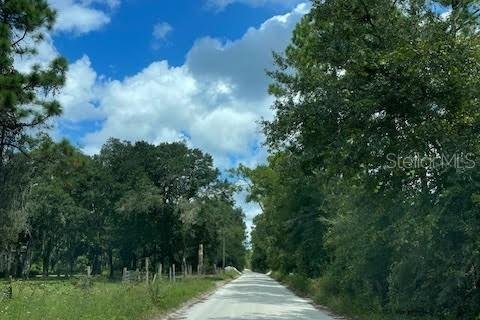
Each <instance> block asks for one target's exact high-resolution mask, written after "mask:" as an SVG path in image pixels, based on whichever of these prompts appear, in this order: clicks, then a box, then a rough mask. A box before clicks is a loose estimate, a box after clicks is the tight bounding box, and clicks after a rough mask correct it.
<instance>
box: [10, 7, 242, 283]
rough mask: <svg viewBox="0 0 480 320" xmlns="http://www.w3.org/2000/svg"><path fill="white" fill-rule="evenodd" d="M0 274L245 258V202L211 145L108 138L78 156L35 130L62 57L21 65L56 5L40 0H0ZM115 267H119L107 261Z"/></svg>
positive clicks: (60, 77) (50, 108)
mask: <svg viewBox="0 0 480 320" xmlns="http://www.w3.org/2000/svg"><path fill="white" fill-rule="evenodd" d="M0 16H1V17H2V19H1V21H0V47H1V50H0V275H4V276H9V275H10V276H17V277H28V276H29V275H33V274H43V275H45V276H47V275H48V274H50V273H52V272H54V273H58V274H62V275H73V274H75V273H78V272H82V273H83V272H84V271H85V268H86V266H91V268H92V270H93V273H95V274H100V273H102V272H108V274H109V275H110V276H111V277H113V276H115V272H116V271H119V270H122V268H124V267H128V268H129V269H135V268H138V267H142V261H144V260H143V258H146V257H148V258H150V261H151V264H152V265H158V264H160V263H162V264H164V265H169V264H176V265H177V266H178V267H179V268H180V266H186V265H193V266H196V265H197V264H198V262H199V261H198V259H199V258H198V250H199V247H200V245H203V248H204V250H205V252H204V256H205V258H204V260H205V261H204V265H205V266H206V268H205V269H204V270H202V271H209V270H208V269H207V266H208V268H211V269H213V268H214V265H216V266H219V267H222V266H225V265H234V266H236V267H238V268H243V265H244V260H245V259H244V258H245V246H244V242H245V238H246V236H245V222H244V213H243V212H242V210H241V209H239V208H237V207H236V206H235V203H234V200H233V195H234V193H235V191H236V189H235V187H234V186H233V185H232V184H231V183H229V182H227V181H226V180H224V179H222V178H221V176H220V173H219V170H218V169H217V168H215V166H214V164H213V159H212V157H211V156H210V155H208V154H206V153H204V152H202V151H201V150H199V149H193V148H189V147H187V145H186V144H185V143H182V142H177V143H162V144H159V145H152V144H149V143H147V142H137V143H131V142H128V141H120V140H117V139H110V140H109V141H108V142H106V143H105V145H103V147H102V149H101V151H100V153H99V154H97V155H94V156H88V155H85V154H84V153H82V151H81V150H80V149H79V148H77V147H75V146H73V145H72V144H71V143H70V142H68V141H67V140H63V141H54V140H52V138H50V137H49V136H48V135H47V134H46V133H45V132H46V130H45V129H48V128H49V127H50V125H51V119H52V118H54V117H56V116H58V115H60V114H61V106H60V104H59V103H58V102H57V101H56V100H55V95H56V93H58V92H59V90H61V87H62V86H63V84H64V82H65V73H66V71H67V68H68V63H67V62H66V60H65V59H64V58H62V57H59V58H56V59H54V60H53V61H51V62H50V63H49V64H48V65H44V64H42V65H41V64H38V65H34V66H33V67H32V68H31V71H30V72H28V73H25V72H21V71H19V70H18V69H17V68H16V66H17V65H16V60H17V59H19V58H27V59H28V58H34V57H35V55H36V47H37V46H38V45H39V43H40V42H41V41H43V39H44V38H45V32H47V31H48V30H51V28H52V27H53V24H54V21H55V11H54V10H52V9H51V8H50V7H49V5H48V3H47V1H44V0H5V1H0ZM117 274H118V272H117Z"/></svg>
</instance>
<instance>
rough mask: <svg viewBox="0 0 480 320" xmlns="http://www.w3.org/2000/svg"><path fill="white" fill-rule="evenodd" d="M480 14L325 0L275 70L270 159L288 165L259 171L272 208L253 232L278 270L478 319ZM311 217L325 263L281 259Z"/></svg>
mask: <svg viewBox="0 0 480 320" xmlns="http://www.w3.org/2000/svg"><path fill="white" fill-rule="evenodd" d="M479 9H480V8H479V3H478V2H477V1H433V2H431V1H422V0H402V1H393V0H378V1H376V0H375V1H369V2H367V1H363V0H355V1H347V0H331V1H314V2H313V6H312V10H311V12H310V13H309V14H307V15H306V16H305V17H304V19H303V20H302V21H301V22H300V24H299V25H298V26H297V28H296V30H295V31H294V35H293V39H292V43H291V45H290V46H289V47H288V48H287V50H286V52H285V54H284V55H275V60H276V65H277V68H276V69H275V70H273V71H272V72H270V73H269V74H270V75H271V77H272V78H273V80H274V83H273V84H272V86H271V87H270V92H271V93H272V94H273V95H274V96H275V97H276V100H275V103H274V106H273V108H274V111H275V117H274V119H273V120H272V121H267V122H265V123H264V128H265V133H266V136H267V143H268V146H269V147H270V150H271V152H272V153H274V155H273V156H272V158H273V157H283V158H284V159H285V160H284V161H283V162H281V163H282V165H280V166H276V164H275V162H273V161H270V163H269V165H268V168H269V169H270V170H272V171H273V172H278V173H277V176H279V177H280V179H281V182H282V183H281V184H280V186H279V187H277V188H272V189H269V188H265V184H264V183H263V181H262V180H261V179H260V180H259V179H257V181H254V182H253V185H254V188H252V199H256V200H261V202H263V203H271V207H272V208H274V209H269V208H267V207H266V208H265V209H264V213H263V216H262V217H261V218H258V219H257V223H258V225H257V226H256V229H255V233H254V235H255V236H254V237H253V239H254V241H255V242H254V244H253V247H254V249H255V248H259V249H261V251H260V252H259V257H260V258H262V256H263V255H266V261H267V264H268V266H269V267H270V268H273V269H276V270H280V271H284V272H289V271H291V270H295V271H297V272H301V270H302V267H303V266H305V265H307V266H308V268H307V269H306V270H307V274H308V275H315V273H317V275H321V276H323V277H325V278H328V279H330V280H332V281H331V283H334V284H335V287H336V290H337V292H341V293H342V295H344V296H348V297H350V298H351V299H357V300H360V301H363V302H369V304H370V305H373V306H380V308H382V309H389V310H393V311H398V312H405V313H417V314H429V315H431V314H435V315H436V316H438V317H443V316H445V317H448V316H450V317H453V318H462V319H474V318H475V317H476V316H477V315H478V313H479V312H480V310H479V309H478V307H476V306H478V299H479V297H480V292H479V291H478V286H477V285H478V283H479V280H480V278H479V276H478V273H477V272H476V271H474V270H478V268H479V267H480V266H479V264H478V259H477V258H476V257H477V254H476V251H475V249H474V248H473V247H474V246H473V244H474V243H477V242H478V233H476V231H477V229H478V228H477V227H476V226H477V225H478V219H477V214H476V213H475V212H476V210H478V208H477V207H476V202H475V199H476V196H475V195H476V194H478V189H477V186H478V180H477V179H478V168H477V167H476V164H478V159H480V154H479V151H478V150H480V149H479V141H480V140H479V138H480V137H479V133H478V130H477V129H476V128H477V127H478V125H479V123H480V113H479V111H478V107H477V103H478V98H479V91H478V87H479V86H478V85H479V81H480V76H479V74H480V73H479V71H480V70H479V68H480V63H479V62H480V54H479V53H480V51H479V49H478V48H479V37H478V30H479V28H478V24H479V16H478V13H479ZM449 10H450V11H451V12H450V14H448V15H445V14H442V11H449ZM452 159H456V160H455V161H454V160H452ZM262 171H265V168H259V169H258V172H262ZM258 175H259V174H258V173H257V176H258ZM297 177H300V179H297ZM255 178H256V177H255V175H253V176H252V179H254V180H255ZM289 181H291V182H293V183H288V182H289ZM258 191H261V192H258ZM290 194H292V195H293V196H291V197H290V196H289V195H290ZM259 195H260V196H259ZM305 213H311V214H312V219H313V220H309V219H305V220H303V219H302V217H304V216H305ZM312 221H316V222H315V223H318V224H317V225H316V226H315V227H314V228H315V229H316V230H318V231H319V232H318V235H319V237H318V238H317V241H319V242H322V246H320V247H319V248H318V253H315V250H312V251H310V252H309V255H310V258H311V257H313V258H316V259H318V260H317V262H318V263H315V264H313V265H308V264H305V260H303V259H302V258H301V256H297V259H289V256H288V255H285V254H282V253H283V252H288V253H290V252H293V251H292V247H293V248H295V247H296V246H295V244H294V243H302V242H301V241H302V236H304V235H307V234H308V233H305V230H307V228H308V227H309V226H310V224H311V223H312ZM290 222H292V223H291V224H290ZM297 222H298V223H297ZM319 222H320V223H319ZM474 230H475V231H474ZM299 231H301V232H299ZM264 233H266V234H264ZM311 234H312V235H314V234H315V232H314V231H313V230H312V232H311ZM475 234H476V235H475ZM299 235H300V237H299ZM320 235H321V236H320ZM303 239H305V238H303ZM267 240H268V241H267ZM299 241H300V242H299ZM309 243H311V242H309V241H307V242H304V244H309ZM300 247H301V246H300ZM272 248H275V249H279V250H272ZM465 257H470V258H465ZM472 257H475V258H472ZM259 260H260V261H263V260H262V259H259ZM319 270H322V271H319ZM451 297H458V298H455V299H451Z"/></svg>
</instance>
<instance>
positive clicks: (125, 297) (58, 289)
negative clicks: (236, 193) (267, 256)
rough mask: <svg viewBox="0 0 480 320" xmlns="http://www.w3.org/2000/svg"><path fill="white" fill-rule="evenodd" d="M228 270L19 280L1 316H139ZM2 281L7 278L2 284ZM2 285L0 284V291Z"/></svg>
mask: <svg viewBox="0 0 480 320" xmlns="http://www.w3.org/2000/svg"><path fill="white" fill-rule="evenodd" d="M230 278H231V275H222V276H214V277H198V278H197V277H194V278H187V279H181V280H180V281H177V282H176V283H169V282H166V281H160V282H157V283H156V284H155V285H151V286H148V287H147V286H146V285H145V284H135V285H130V284H129V285H125V284H122V283H113V282H106V281H94V282H93V283H92V285H91V286H85V285H84V284H83V283H81V281H80V282H79V281H78V280H76V281H72V280H64V281H61V280H58V281H56V280H48V281H40V280H36V281H18V282H14V284H13V298H12V299H9V300H6V299H3V301H0V319H2V320H24V319H28V320H64V319H65V320H67V319H68V320H130V319H131V320H141V319H150V318H152V317H153V316H154V315H158V314H161V313H164V312H167V311H169V310H171V309H174V308H176V307H178V306H180V305H181V304H183V303H184V302H186V301H188V300H190V299H192V298H194V297H196V296H198V295H200V294H202V293H204V292H206V291H208V290H210V289H213V288H214V287H215V285H216V283H217V282H218V281H220V280H226V279H230ZM4 284H6V283H4ZM2 287H3V285H2V284H1V283H0V293H1V292H2V291H1V288H2Z"/></svg>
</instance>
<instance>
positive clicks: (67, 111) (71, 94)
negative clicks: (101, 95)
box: [57, 56, 104, 122]
mask: <svg viewBox="0 0 480 320" xmlns="http://www.w3.org/2000/svg"><path fill="white" fill-rule="evenodd" d="M96 85H97V74H96V72H95V71H94V70H93V69H92V67H91V63H90V59H89V58H88V57H87V56H83V57H82V58H81V59H79V60H77V61H76V62H75V63H73V64H71V65H70V67H69V70H68V73H67V76H66V83H65V87H64V88H63V90H62V92H61V94H60V95H59V96H58V97H57V98H58V100H59V102H60V103H61V104H62V106H63V118H64V119H65V120H68V121H74V122H80V121H85V120H99V119H102V118H103V117H104V115H103V113H102V111H101V110H100V109H99V108H97V107H96V103H97V97H96V95H97V92H96V90H97V86H96Z"/></svg>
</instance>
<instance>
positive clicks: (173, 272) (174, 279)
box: [172, 263, 176, 282]
mask: <svg viewBox="0 0 480 320" xmlns="http://www.w3.org/2000/svg"><path fill="white" fill-rule="evenodd" d="M172 274H173V282H175V281H176V278H175V263H174V264H173V266H172Z"/></svg>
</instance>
